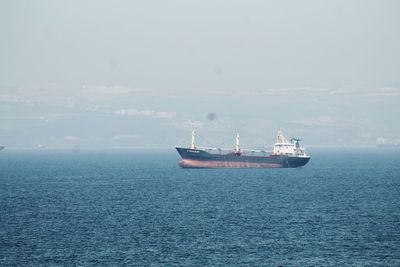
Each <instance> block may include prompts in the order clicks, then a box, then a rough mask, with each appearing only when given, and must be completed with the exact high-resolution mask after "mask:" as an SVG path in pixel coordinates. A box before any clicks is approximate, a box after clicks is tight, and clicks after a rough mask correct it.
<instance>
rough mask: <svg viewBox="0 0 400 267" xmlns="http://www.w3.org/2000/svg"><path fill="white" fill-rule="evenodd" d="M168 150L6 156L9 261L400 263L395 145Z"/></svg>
mask: <svg viewBox="0 0 400 267" xmlns="http://www.w3.org/2000/svg"><path fill="white" fill-rule="evenodd" d="M178 160H179V157H178V155H177V153H176V152H175V151H172V150H158V151H156V150H153V151H149V150H147V151H110V150H108V151H106V150H104V151H81V152H80V153H72V152H70V151H10V150H8V151H7V150H5V151H2V152H1V153H0V170H1V173H0V203H2V204H1V206H0V225H1V229H0V231H1V235H0V236H1V239H0V265H2V266H16V265H18V266H38V265H42V266H43V265H44V266H50V265H80V266H110V265H119V266H121V265H136V266H148V265H151V266H171V265H179V266H182V265H185V266H188V265H194V266H211V265H250V266H260V265H267V266H279V265H281V266H346V265H347V266H348V265H356V266H398V265H400V228H399V227H400V198H399V195H400V180H399V174H400V167H399V166H400V155H399V151H398V150H394V151H390V150H360V151H346V150H339V151H334V150H331V151H314V153H312V159H311V161H310V162H309V164H308V165H307V166H305V167H303V168H298V169H206V170H193V169H181V168H179V167H178V165H177V162H178Z"/></svg>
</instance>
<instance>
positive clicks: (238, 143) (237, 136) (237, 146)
mask: <svg viewBox="0 0 400 267" xmlns="http://www.w3.org/2000/svg"><path fill="white" fill-rule="evenodd" d="M239 137H240V136H239V133H236V143H235V152H236V153H239V152H240V141H239Z"/></svg>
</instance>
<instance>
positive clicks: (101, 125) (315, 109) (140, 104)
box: [0, 0, 400, 149]
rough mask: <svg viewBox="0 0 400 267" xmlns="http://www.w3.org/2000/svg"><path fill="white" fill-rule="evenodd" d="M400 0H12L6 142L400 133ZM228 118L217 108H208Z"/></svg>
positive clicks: (183, 141) (4, 88)
mask: <svg viewBox="0 0 400 267" xmlns="http://www.w3.org/2000/svg"><path fill="white" fill-rule="evenodd" d="M399 11H400V1H396V0H394V1H387V0H379V1H365V0H360V1H351V0H344V1H319V0H315V1H265V0H262V1H231V0H229V1H228V0H226V1H215V0H213V1H211V0H202V1H187V0H186V1H184V0H182V1H176V0H173V1H99V0H93V1H67V0H60V1H53V0H48V1H42V0H37V1H18V0H17V1H15V0H9V1H7V0H4V1H1V2H0V144H3V145H6V146H7V147H9V148H35V147H38V146H43V147H48V148H70V147H73V146H79V147H81V148H82V149H83V148H111V147H120V148H124V147H163V148H167V147H171V148H172V147H174V146H175V145H177V144H180V145H188V144H189V142H190V131H191V130H192V129H196V130H197V132H198V143H199V145H204V146H218V147H233V144H234V138H235V134H236V132H240V134H241V144H242V146H243V147H246V148H262V147H265V146H267V147H268V146H270V145H272V144H273V143H274V140H275V134H276V131H277V130H278V128H283V129H284V132H285V133H287V135H288V137H295V136H296V137H300V138H302V139H303V140H304V141H303V144H304V145H305V146H306V147H307V146H309V147H313V146H314V147H335V146H337V147H363V146H366V147H367V146H374V145H375V143H376V142H377V141H379V142H380V143H381V142H388V143H396V142H400V119H399V115H400V103H399V102H400V75H399V74H400V16H399ZM209 113H214V114H216V118H215V119H214V120H208V119H207V114H209Z"/></svg>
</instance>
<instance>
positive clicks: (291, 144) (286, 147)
mask: <svg viewBox="0 0 400 267" xmlns="http://www.w3.org/2000/svg"><path fill="white" fill-rule="evenodd" d="M299 141H300V139H297V138H292V139H291V140H290V141H289V140H288V139H286V138H285V137H284V136H283V131H282V129H279V130H278V135H277V137H276V143H275V146H274V150H273V153H272V154H274V155H288V156H298V157H307V154H306V151H305V148H303V147H300V144H299Z"/></svg>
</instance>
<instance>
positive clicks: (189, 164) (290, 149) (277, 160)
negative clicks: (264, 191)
mask: <svg viewBox="0 0 400 267" xmlns="http://www.w3.org/2000/svg"><path fill="white" fill-rule="evenodd" d="M195 137H196V133H195V131H192V142H191V145H190V147H188V148H185V147H176V150H177V151H178V153H179V155H180V156H181V157H182V160H181V161H180V162H179V166H181V167H182V168H297V167H301V166H304V165H306V164H307V162H308V161H309V160H310V156H309V155H308V154H307V152H306V150H305V148H304V147H300V141H301V140H300V139H298V138H292V139H290V140H288V139H286V138H285V137H284V136H283V132H282V130H281V129H280V130H279V131H278V134H277V138H276V143H275V145H274V148H273V150H272V151H267V150H250V149H241V148H240V140H239V133H237V134H236V143H235V146H234V148H233V149H221V148H209V147H199V146H197V145H196V142H195Z"/></svg>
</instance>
